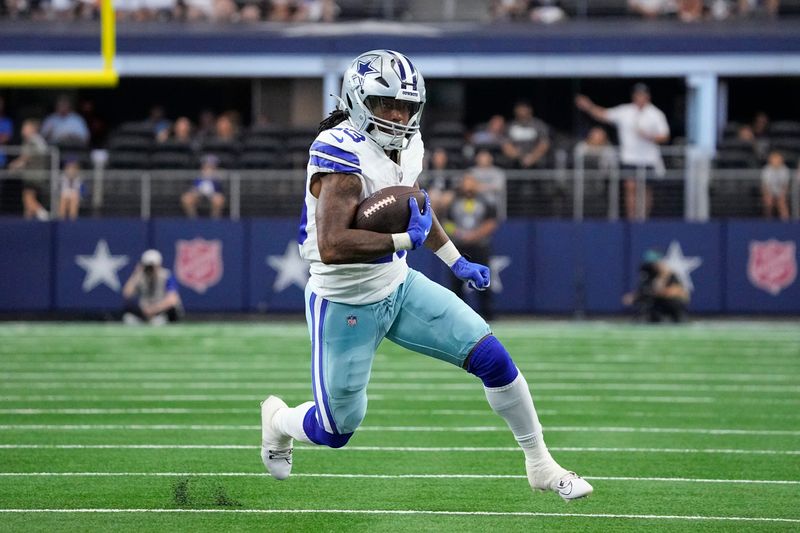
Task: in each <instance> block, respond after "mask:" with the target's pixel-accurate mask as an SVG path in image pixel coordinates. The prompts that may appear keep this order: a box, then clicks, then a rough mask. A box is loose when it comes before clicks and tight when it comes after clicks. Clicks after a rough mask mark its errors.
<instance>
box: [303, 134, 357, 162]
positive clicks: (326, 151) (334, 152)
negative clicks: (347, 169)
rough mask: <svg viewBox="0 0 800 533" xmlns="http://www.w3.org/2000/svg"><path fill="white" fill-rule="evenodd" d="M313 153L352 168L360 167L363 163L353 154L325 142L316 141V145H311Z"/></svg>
mask: <svg viewBox="0 0 800 533" xmlns="http://www.w3.org/2000/svg"><path fill="white" fill-rule="evenodd" d="M310 152H311V153H314V152H317V154H316V155H318V156H320V157H325V158H326V159H331V160H334V161H335V160H339V161H343V162H345V163H348V164H350V165H351V166H354V167H358V166H359V165H360V164H361V162H360V161H359V159H358V156H357V155H356V154H354V153H353V152H349V151H347V150H344V149H342V148H339V147H338V146H333V145H331V144H328V143H326V142H323V141H319V140H317V141H314V144H312V145H311V150H310Z"/></svg>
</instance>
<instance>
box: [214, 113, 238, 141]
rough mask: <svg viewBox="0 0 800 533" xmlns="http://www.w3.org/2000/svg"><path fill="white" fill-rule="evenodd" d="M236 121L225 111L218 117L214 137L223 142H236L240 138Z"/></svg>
mask: <svg viewBox="0 0 800 533" xmlns="http://www.w3.org/2000/svg"><path fill="white" fill-rule="evenodd" d="M238 135H239V133H238V131H237V127H236V123H235V122H234V120H233V118H232V117H231V115H230V114H228V113H223V114H221V115H220V116H219V117H217V122H216V125H215V127H214V139H215V140H217V141H223V142H231V143H232V142H236V139H237V138H238Z"/></svg>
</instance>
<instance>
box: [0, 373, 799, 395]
mask: <svg viewBox="0 0 800 533" xmlns="http://www.w3.org/2000/svg"><path fill="white" fill-rule="evenodd" d="M537 379H542V378H541V376H539V377H537ZM370 386H371V387H372V388H373V389H378V390H381V389H383V390H385V391H396V390H400V391H402V390H429V391H435V390H457V391H474V390H480V388H479V386H478V385H476V384H475V383H458V382H452V381H450V382H443V381H439V382H437V381H427V382H410V383H409V382H400V383H398V382H396V381H395V382H392V383H384V382H373V383H371V384H370ZM308 387H309V383H308V382H307V381H302V382H281V381H276V378H274V377H273V376H269V379H268V380H266V381H253V382H245V381H235V380H234V381H152V382H150V381H142V382H139V381H136V380H131V381H14V380H10V381H6V382H5V383H0V389H4V390H12V389H89V390H118V389H147V390H164V389H167V390H175V389H189V390H193V389H201V390H228V389H234V390H247V389H249V390H258V391H263V390H265V389H268V388H273V389H280V390H285V389H302V390H306V389H308ZM576 387H579V388H580V389H582V390H597V391H640V392H641V391H659V392H681V391H688V392H692V391H695V392H736V393H746V392H754V393H759V394H763V393H772V394H785V393H797V394H800V385H746V384H734V385H710V384H698V385H691V384H682V383H630V382H627V383H593V382H582V381H575V382H547V383H534V384H533V388H534V390H536V391H561V390H574V389H575V388H576Z"/></svg>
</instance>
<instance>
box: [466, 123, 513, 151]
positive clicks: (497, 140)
mask: <svg viewBox="0 0 800 533" xmlns="http://www.w3.org/2000/svg"><path fill="white" fill-rule="evenodd" d="M506 143H508V133H507V128H506V119H505V117H504V116H503V115H492V117H491V118H490V119H489V122H487V123H486V124H485V125H483V126H481V127H479V128H478V129H477V130H475V133H473V134H472V144H474V145H475V146H476V147H478V148H486V149H488V150H502V148H503V146H504V145H505V144H506Z"/></svg>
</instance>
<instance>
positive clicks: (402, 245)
mask: <svg viewBox="0 0 800 533" xmlns="http://www.w3.org/2000/svg"><path fill="white" fill-rule="evenodd" d="M392 241H393V242H394V251H395V252H399V251H400V250H411V249H413V248H414V245H413V244H412V243H411V237H410V236H409V235H408V232H406V233H392Z"/></svg>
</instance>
